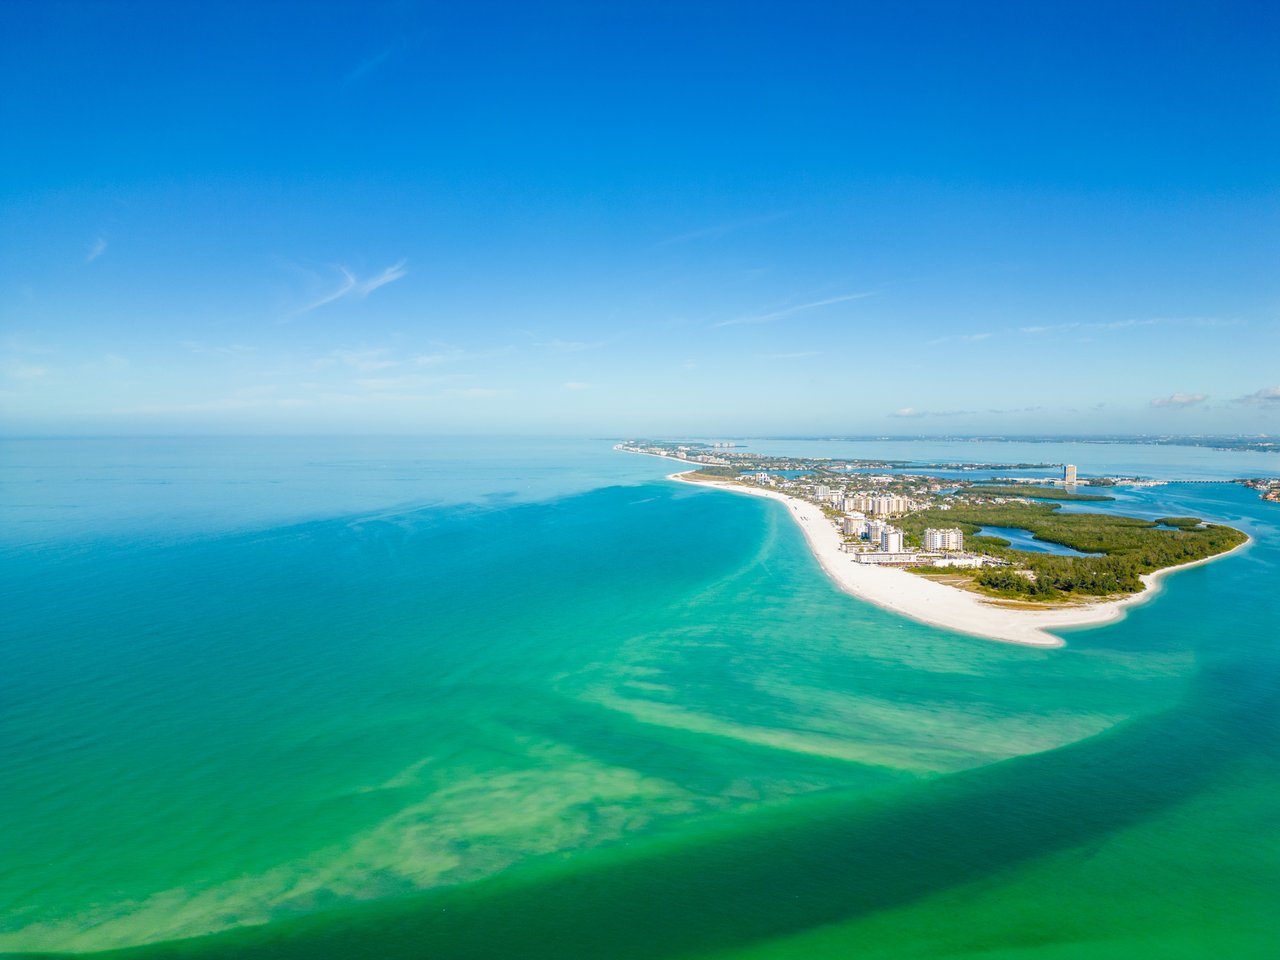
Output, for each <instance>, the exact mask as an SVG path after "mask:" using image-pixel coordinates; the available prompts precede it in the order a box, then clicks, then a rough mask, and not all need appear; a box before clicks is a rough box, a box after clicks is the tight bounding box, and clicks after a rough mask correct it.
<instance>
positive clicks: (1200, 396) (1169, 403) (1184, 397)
mask: <svg viewBox="0 0 1280 960" xmlns="http://www.w3.org/2000/svg"><path fill="white" fill-rule="evenodd" d="M1208 399H1209V395H1208V394H1205V393H1173V394H1170V395H1169V396H1167V397H1156V398H1155V399H1154V400H1152V401H1151V406H1153V407H1172V408H1174V409H1175V410H1176V409H1181V408H1184V407H1194V406H1195V405H1196V404H1197V403H1204V402H1205V401H1206V400H1208Z"/></svg>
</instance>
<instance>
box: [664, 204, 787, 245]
mask: <svg viewBox="0 0 1280 960" xmlns="http://www.w3.org/2000/svg"><path fill="white" fill-rule="evenodd" d="M789 216H791V213H790V211H784V212H782V213H766V214H764V215H763V216H759V217H744V218H743V219H741V220H729V221H727V222H725V223H716V224H712V225H711V226H709V227H700V228H699V229H697V230H690V231H688V232H687V233H681V234H677V235H676V236H674V237H667V238H666V239H665V240H659V241H658V242H657V244H655V246H659V247H668V246H671V245H672V244H677V243H688V242H689V241H690V240H714V239H716V238H718V237H723V236H724V235H725V234H726V233H733V232H734V231H736V230H742V229H744V228H745V227H754V226H759V225H762V224H766V223H773V222H775V221H777V220H784V219H786V218H787V217H789Z"/></svg>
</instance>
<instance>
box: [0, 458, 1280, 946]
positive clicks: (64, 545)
mask: <svg viewBox="0 0 1280 960" xmlns="http://www.w3.org/2000/svg"><path fill="white" fill-rule="evenodd" d="M748 449H751V450H757V451H760V452H773V453H799V452H804V453H809V454H811V455H826V456H844V457H852V456H860V457H867V458H876V457H885V458H892V459H901V460H919V461H929V460H933V461H947V460H969V461H974V460H976V461H992V462H994V461H1026V462H1032V461H1035V462H1042V461H1043V462H1072V463H1076V464H1078V465H1079V466H1080V470H1081V473H1082V474H1096V473H1125V474H1139V475H1144V476H1151V477H1160V478H1197V479H1210V480H1221V479H1223V478H1229V477H1232V476H1239V475H1244V476H1257V475H1267V474H1269V475H1276V474H1280V456H1263V455H1259V454H1252V455H1250V454H1222V453H1215V452H1213V451H1208V450H1202V449H1198V448H1180V447H1154V446H1111V445H1094V444H1087V445H1086V444H1003V443H982V444H975V443H964V444H946V445H933V446H931V445H929V444H926V443H902V444H893V443H886V442H878V443H874V444H865V445H858V444H851V443H839V444H833V443H829V442H828V443H823V442H800V441H774V442H769V443H766V442H763V441H761V442H759V443H752V444H751V445H750V446H749V447H748ZM671 469H672V464H670V463H669V462H667V461H663V460H658V459H651V458H644V457H636V456H630V455H626V454H620V453H616V452H614V451H613V450H612V449H611V442H610V441H578V440H574V441H569V440H564V441H555V440H546V441H536V442H535V441H530V440H526V439H521V440H516V439H512V440H507V441H502V440H492V439H485V440H458V439H449V440H432V439H367V438H366V439H354V438H347V439H343V438H328V439H286V440H272V439H203V440H164V439H149V440H118V439H117V440H56V441H55V440H27V441H4V442H2V443H0V577H2V581H0V582H2V583H3V587H4V597H5V603H4V605H3V608H2V612H0V824H3V825H4V829H3V831H0V953H3V952H5V951H8V952H10V953H25V952H88V951H100V950H113V951H116V952H115V953H113V956H122V957H123V956H127V957H135V956H136V957H145V958H153V957H154V958H160V957H171V956H172V957H177V956H181V957H185V958H207V957H208V958H212V957H236V958H241V957H249V958H257V957H261V958H269V957H270V958H284V957H289V958H324V957H334V958H340V957H341V958H347V957H378V958H410V957H424V958H426V957H429V958H433V960H435V958H452V957H468V958H482V957H483V958H513V957H515V958H518V957H538V958H542V957H545V958H553V957H554V958H573V957H600V958H632V957H634V958H653V960H657V958H666V957H681V958H707V960H710V958H715V960H722V958H723V960H729V958H735V960H739V958H760V960H764V958H784V957H786V958H791V957H796V958H799V957H805V958H826V957H832V958H835V957H840V958H845V957H851V956H857V957H869V958H901V957H930V958H932V957H977V956H981V957H983V958H992V960H995V958H999V960H1004V958H1021V957H1028V958H1043V960H1064V958H1081V960H1083V958H1090V960H1093V958H1111V957H1115V958H1121V957H1124V958H1131V957H1139V956H1140V957H1160V958H1162V957H1171V958H1172V957H1179V958H1182V957H1186V958H1192V957H1195V958H1199V957H1204V956H1206V955H1215V956H1224V957H1246V958H1249V957H1275V956H1277V955H1280V950H1278V949H1277V945H1278V944H1280V916H1278V915H1277V912H1276V910H1275V902H1276V899H1277V896H1278V895H1280V822H1278V821H1277V818H1276V797H1277V796H1280V736H1278V734H1280V589H1277V586H1276V584H1277V572H1278V571H1280V506H1276V505H1271V504H1265V503H1263V502H1262V501H1260V500H1259V499H1258V498H1257V496H1256V494H1255V493H1254V492H1252V491H1250V490H1247V489H1245V488H1243V487H1240V486H1236V485H1230V484H1225V483H1208V484H1185V485H1184V484H1171V485H1167V486H1161V487H1155V488H1149V489H1137V490H1134V489H1123V490H1121V491H1118V492H1117V496H1118V499H1117V501H1115V502H1114V503H1103V504H1098V505H1094V504H1088V505H1083V506H1082V505H1077V504H1072V505H1071V508H1072V509H1081V508H1086V509H1102V510H1109V511H1122V512H1125V513H1130V514H1137V515H1142V516H1152V517H1155V516H1167V515H1180V516H1185V515H1198V516H1201V517H1204V518H1206V519H1209V520H1213V521H1219V522H1226V523H1230V524H1233V525H1236V526H1239V527H1241V528H1242V529H1245V530H1247V531H1248V532H1249V533H1250V534H1251V535H1252V536H1253V537H1254V538H1255V542H1254V543H1253V545H1252V546H1251V547H1250V548H1249V549H1247V550H1245V551H1242V552H1240V553H1238V554H1236V555H1233V556H1232V557H1230V558H1227V559H1224V560H1222V561H1221V562H1217V563H1213V564H1208V565H1205V566H1201V567H1197V568H1194V569H1191V570H1187V571H1184V572H1180V573H1178V574H1176V575H1175V576H1173V577H1171V578H1169V579H1168V580H1167V581H1166V582H1165V587H1164V590H1163V591H1162V593H1161V594H1160V595H1159V596H1158V597H1156V598H1155V599H1154V600H1153V601H1151V602H1149V603H1147V604H1144V605H1142V606H1139V607H1137V608H1135V609H1134V610H1133V611H1132V612H1131V613H1130V615H1129V616H1128V617H1127V618H1126V619H1125V620H1124V621H1122V622H1121V623H1118V624H1115V625H1112V626H1108V627H1103V628H1099V629H1090V630H1077V631H1072V632H1070V633H1067V634H1064V636H1065V637H1066V639H1067V641H1068V645H1067V646H1066V647H1065V648H1063V649H1061V650H1053V651H1044V650H1034V649H1029V648H1022V647H1017V646H1012V645H1005V644H999V643H993V642H987V641H982V640H977V639H974V638H968V637H963V636H958V635H954V634H950V633H947V632H945V631H942V630H939V629H935V628H931V627H926V626H923V625H920V624H916V623H913V622H910V621H907V620H903V619H901V618H899V617H896V616H893V615H891V614H889V613H886V612H883V611H881V610H879V609H877V608H875V607H872V606H869V605H867V604H864V603H861V602H859V601H857V600H854V599H852V598H850V597H847V596H845V595H843V594H841V593H839V592H837V591H836V590H835V589H834V588H833V587H832V586H831V585H830V584H829V582H828V581H827V580H826V579H825V578H824V577H823V575H822V574H821V572H820V570H819V569H818V567H817V564H816V562H815V561H814V560H813V558H812V557H811V555H810V554H809V552H808V550H807V548H806V547H805V544H804V541H803V538H802V537H801V536H800V534H799V532H798V530H797V529H795V527H794V524H792V523H791V522H790V520H789V519H788V518H787V516H786V514H785V512H784V511H783V510H782V509H781V508H780V507H779V506H778V505H777V504H775V503H772V502H769V501H763V500H759V499H756V498H749V497H735V496H732V495H728V494H722V493H718V492H715V491H709V490H699V489H694V488H690V487H688V486H685V485H679V484H675V483H671V482H669V481H666V480H665V479H663V478H664V477H665V475H666V474H667V473H669V472H671Z"/></svg>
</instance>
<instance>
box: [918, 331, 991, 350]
mask: <svg viewBox="0 0 1280 960" xmlns="http://www.w3.org/2000/svg"><path fill="white" fill-rule="evenodd" d="M989 339H991V334H989V333H953V334H951V335H950V336H947V337H938V338H936V339H934V340H929V341H927V342H926V344H925V345H926V346H930V347H931V346H934V345H935V344H939V343H956V342H963V343H976V342H977V341H979V340H989Z"/></svg>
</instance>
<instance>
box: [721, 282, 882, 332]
mask: <svg viewBox="0 0 1280 960" xmlns="http://www.w3.org/2000/svg"><path fill="white" fill-rule="evenodd" d="M874 296H875V291H866V292H863V293H846V294H842V295H841V296H838V297H828V298H827V299H825V300H814V301H813V302H812V303H800V304H796V306H794V307H787V308H786V309H783V310H774V311H773V312H772V313H761V314H757V315H755V316H750V317H734V318H733V319H732V320H721V321H720V322H719V323H716V324H712V326H715V327H736V326H738V325H740V324H744V323H771V322H773V321H774V320H783V319H785V318H787V317H791V316H795V315H796V314H797V313H804V312H805V311H806V310H817V309H819V308H821V307H829V306H832V305H833V304H837V303H846V302H848V301H850V300H865V299H866V298H867V297H874Z"/></svg>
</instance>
